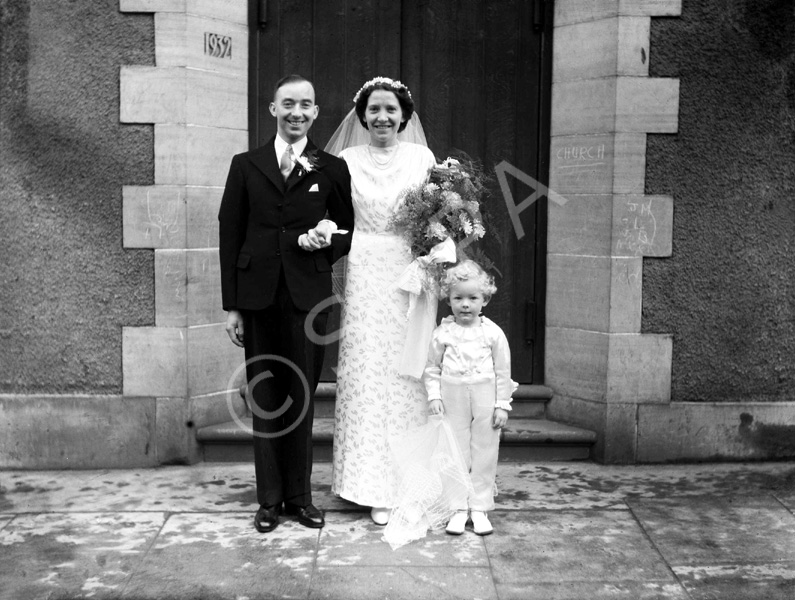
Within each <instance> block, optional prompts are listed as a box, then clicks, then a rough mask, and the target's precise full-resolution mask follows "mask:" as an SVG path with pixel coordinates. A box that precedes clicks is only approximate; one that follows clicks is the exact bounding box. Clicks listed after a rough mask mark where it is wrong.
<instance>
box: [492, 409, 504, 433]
mask: <svg viewBox="0 0 795 600" xmlns="http://www.w3.org/2000/svg"><path fill="white" fill-rule="evenodd" d="M507 422H508V411H507V410H505V409H504V408H495V409H494V417H492V419H491V423H492V425H493V427H494V429H499V428H500V427H505V424H506V423H507Z"/></svg>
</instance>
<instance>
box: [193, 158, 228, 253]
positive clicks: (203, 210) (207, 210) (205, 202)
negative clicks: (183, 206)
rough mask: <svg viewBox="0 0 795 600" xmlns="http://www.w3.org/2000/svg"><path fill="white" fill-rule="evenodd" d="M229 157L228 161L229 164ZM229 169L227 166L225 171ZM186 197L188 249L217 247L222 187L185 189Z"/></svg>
mask: <svg viewBox="0 0 795 600" xmlns="http://www.w3.org/2000/svg"><path fill="white" fill-rule="evenodd" d="M231 160H232V159H231V157H229V161H227V162H231ZM228 168H229V167H228V166H227V169H228ZM186 190H187V195H188V208H187V212H188V225H187V229H188V232H187V238H188V239H187V247H188V248H217V247H218V209H219V208H220V206H221V196H223V193H224V189H223V188H222V187H193V186H188V187H187V188H186Z"/></svg>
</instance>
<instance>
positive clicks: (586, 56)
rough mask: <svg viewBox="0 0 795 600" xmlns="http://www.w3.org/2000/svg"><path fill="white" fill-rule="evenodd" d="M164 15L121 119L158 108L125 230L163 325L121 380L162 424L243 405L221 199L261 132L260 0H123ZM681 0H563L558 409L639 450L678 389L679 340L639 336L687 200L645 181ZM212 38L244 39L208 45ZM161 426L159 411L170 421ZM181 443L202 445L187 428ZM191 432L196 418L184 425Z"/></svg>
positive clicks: (557, 172) (554, 144) (133, 119)
mask: <svg viewBox="0 0 795 600" xmlns="http://www.w3.org/2000/svg"><path fill="white" fill-rule="evenodd" d="M120 8H121V10H122V11H125V12H154V13H155V15H154V16H155V36H156V39H155V42H156V66H155V67H135V66H129V67H122V69H121V110H120V115H121V120H122V122H127V123H154V126H155V184H154V185H153V186H148V187H133V186H126V187H125V188H124V245H125V247H130V248H153V249H154V251H155V279H156V281H155V286H156V315H155V326H154V327H145V328H125V329H124V336H123V372H124V395H125V396H146V397H153V398H156V399H157V406H158V415H163V417H162V418H159V419H158V423H159V424H160V423H161V421H162V423H163V428H164V432H163V434H164V435H165V434H166V431H167V430H171V429H174V430H176V429H178V428H181V429H184V423H185V422H186V421H189V422H190V423H191V424H192V425H193V426H201V425H204V424H209V423H212V422H213V421H218V420H226V419H227V418H228V416H229V415H228V410H229V408H228V407H227V403H226V402H225V401H224V398H225V396H226V394H225V392H224V389H225V387H226V383H227V380H228V377H229V373H231V372H233V371H234V370H235V369H236V368H237V367H238V366H239V364H240V363H241V362H242V354H241V353H240V352H239V351H237V350H236V349H235V348H234V347H233V346H232V345H231V344H230V343H229V342H228V340H227V338H226V334H225V332H224V329H223V324H222V323H223V319H224V315H223V312H222V311H221V308H220V301H219V289H218V263H217V254H216V249H215V246H216V245H217V244H216V235H217V233H216V229H215V227H216V211H217V207H218V203H219V202H220V196H221V192H222V187H223V185H224V181H225V177H226V169H227V167H228V163H229V159H230V157H231V155H232V154H234V153H236V152H240V151H243V150H245V149H246V148H247V144H248V132H247V127H248V116H247V115H248V96H247V94H248V83H247V73H248V71H247V60H248V29H247V26H246V22H247V12H248V10H247V2H246V0H226V1H223V2H219V1H213V2H210V1H209V0H206V1H195V2H188V1H187V0H160V1H158V2H155V1H154V0H120ZM680 12H681V0H632V1H630V0H593V1H589V2H582V1H581V0H557V1H556V2H555V14H554V19H555V21H554V24H555V30H554V39H553V46H554V54H553V87H552V124H551V136H552V138H551V160H550V184H549V187H550V188H551V189H553V190H554V191H555V192H557V193H558V194H560V195H562V196H564V197H565V198H566V200H567V202H566V203H565V204H563V205H558V204H555V203H552V202H550V210H549V230H548V236H547V238H548V240H549V247H548V253H549V254H548V265H547V268H548V273H547V285H548V292H547V293H548V297H547V317H546V320H547V329H546V335H547V342H546V344H547V345H546V361H545V362H546V374H545V375H546V382H545V383H546V385H548V386H549V387H551V388H552V389H553V390H554V392H555V398H554V400H553V401H552V403H551V406H550V414H551V416H552V417H553V418H557V419H560V420H563V421H567V422H570V423H575V424H578V425H582V426H585V427H588V428H591V429H594V430H596V431H597V432H598V434H599V439H600V442H599V445H598V447H597V449H596V454H597V456H596V458H597V459H598V460H601V461H606V462H634V461H635V460H636V459H637V422H638V407H639V406H641V405H644V404H666V403H668V402H669V401H670V377H671V348H672V340H671V337H670V336H667V335H647V334H641V333H640V326H641V322H640V321H641V283H642V267H643V257H644V256H669V255H670V253H671V231H672V215H673V199H672V198H670V197H665V196H646V195H644V171H645V146H646V134H647V133H674V132H676V129H677V114H678V99H679V86H678V81H677V80H675V79H652V78H649V77H648V64H649V31H650V21H651V17H654V16H674V15H678V14H680ZM208 35H212V36H215V38H214V39H215V40H216V44H217V43H218V40H224V43H227V42H228V43H229V44H231V54H230V55H223V56H218V55H215V56H214V55H213V54H212V52H210V53H208V41H207V39H208ZM158 426H159V427H160V425H158ZM173 433H174V434H175V438H174V439H175V440H182V441H180V442H176V443H175V446H174V453H175V455H179V454H182V455H183V456H184V457H186V458H187V459H188V460H193V459H195V457H194V456H193V454H194V452H195V447H193V445H192V444H193V443H192V441H190V440H189V439H188V438H189V437H190V436H187V437H186V436H185V435H176V434H177V432H176V431H173ZM183 433H184V432H183Z"/></svg>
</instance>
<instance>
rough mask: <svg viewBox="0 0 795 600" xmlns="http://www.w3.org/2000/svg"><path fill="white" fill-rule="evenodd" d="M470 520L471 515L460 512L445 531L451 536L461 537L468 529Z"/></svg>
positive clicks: (454, 516)
mask: <svg viewBox="0 0 795 600" xmlns="http://www.w3.org/2000/svg"><path fill="white" fill-rule="evenodd" d="M468 520H469V514H468V513H467V511H465V510H459V511H458V512H457V513H455V514H454V515H453V517H452V518H451V519H450V521H449V522H448V523H447V529H445V531H446V532H447V533H449V534H450V535H461V534H462V533H464V529H466V526H467V521H468Z"/></svg>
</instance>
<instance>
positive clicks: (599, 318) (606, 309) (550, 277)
mask: <svg viewBox="0 0 795 600" xmlns="http://www.w3.org/2000/svg"><path fill="white" fill-rule="evenodd" d="M610 278H611V260H610V257H606V256H579V255H574V256H572V255H565V254H549V255H547V298H546V306H547V314H546V322H547V325H548V326H550V327H566V328H571V329H585V330H588V331H603V332H606V331H608V326H609V323H610Z"/></svg>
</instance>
